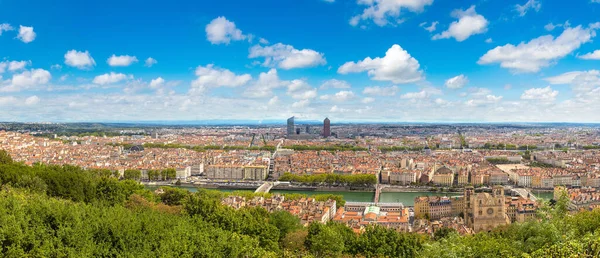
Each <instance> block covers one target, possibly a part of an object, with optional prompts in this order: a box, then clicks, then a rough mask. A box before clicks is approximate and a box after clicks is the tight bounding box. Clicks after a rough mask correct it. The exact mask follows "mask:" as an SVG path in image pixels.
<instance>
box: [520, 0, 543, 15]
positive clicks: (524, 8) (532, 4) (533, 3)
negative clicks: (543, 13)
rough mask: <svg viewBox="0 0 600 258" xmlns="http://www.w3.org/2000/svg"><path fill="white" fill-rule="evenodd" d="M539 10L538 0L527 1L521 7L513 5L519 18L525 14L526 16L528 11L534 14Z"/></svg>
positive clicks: (540, 6) (540, 5) (540, 4)
mask: <svg viewBox="0 0 600 258" xmlns="http://www.w3.org/2000/svg"><path fill="white" fill-rule="evenodd" d="M541 8H542V3H540V2H539V1H538V0H527V2H526V3H525V4H523V5H520V4H516V5H515V11H517V12H518V13H519V16H521V17H523V16H525V14H527V11H529V10H530V9H533V10H535V11H536V12H538V11H539V10H540V9H541Z"/></svg>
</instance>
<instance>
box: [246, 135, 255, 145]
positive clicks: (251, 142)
mask: <svg viewBox="0 0 600 258" xmlns="http://www.w3.org/2000/svg"><path fill="white" fill-rule="evenodd" d="M254 137H256V134H255V133H252V140H251V141H250V145H249V146H248V147H252V145H254Z"/></svg>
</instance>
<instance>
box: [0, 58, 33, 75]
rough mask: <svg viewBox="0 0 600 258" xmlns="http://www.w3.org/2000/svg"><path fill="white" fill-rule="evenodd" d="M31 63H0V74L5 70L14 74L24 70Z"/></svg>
mask: <svg viewBox="0 0 600 258" xmlns="http://www.w3.org/2000/svg"><path fill="white" fill-rule="evenodd" d="M30 64H31V61H4V62H0V73H4V72H6V70H8V71H11V72H15V71H18V70H22V69H24V68H25V67H26V66H27V65H30Z"/></svg>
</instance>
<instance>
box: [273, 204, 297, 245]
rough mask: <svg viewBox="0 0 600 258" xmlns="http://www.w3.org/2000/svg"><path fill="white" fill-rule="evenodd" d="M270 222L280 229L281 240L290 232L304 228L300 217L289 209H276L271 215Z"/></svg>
mask: <svg viewBox="0 0 600 258" xmlns="http://www.w3.org/2000/svg"><path fill="white" fill-rule="evenodd" d="M269 223H271V224H273V225H274V226H275V227H277V229H278V230H279V241H282V240H283V238H284V237H285V236H287V235H288V234H289V233H290V232H292V231H295V230H298V229H300V228H302V225H301V224H300V219H299V218H298V217H296V216H294V215H292V214H290V213H289V212H287V211H276V212H273V213H271V214H270V215H269Z"/></svg>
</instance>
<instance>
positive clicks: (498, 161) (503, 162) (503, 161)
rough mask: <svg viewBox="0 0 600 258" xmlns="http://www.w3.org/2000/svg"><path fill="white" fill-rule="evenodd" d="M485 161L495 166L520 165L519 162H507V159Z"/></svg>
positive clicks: (488, 159)
mask: <svg viewBox="0 0 600 258" xmlns="http://www.w3.org/2000/svg"><path fill="white" fill-rule="evenodd" d="M485 160H487V161H488V162H489V163H492V164H496V165H499V164H519V163H521V162H520V161H510V160H508V158H487V159H485Z"/></svg>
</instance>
